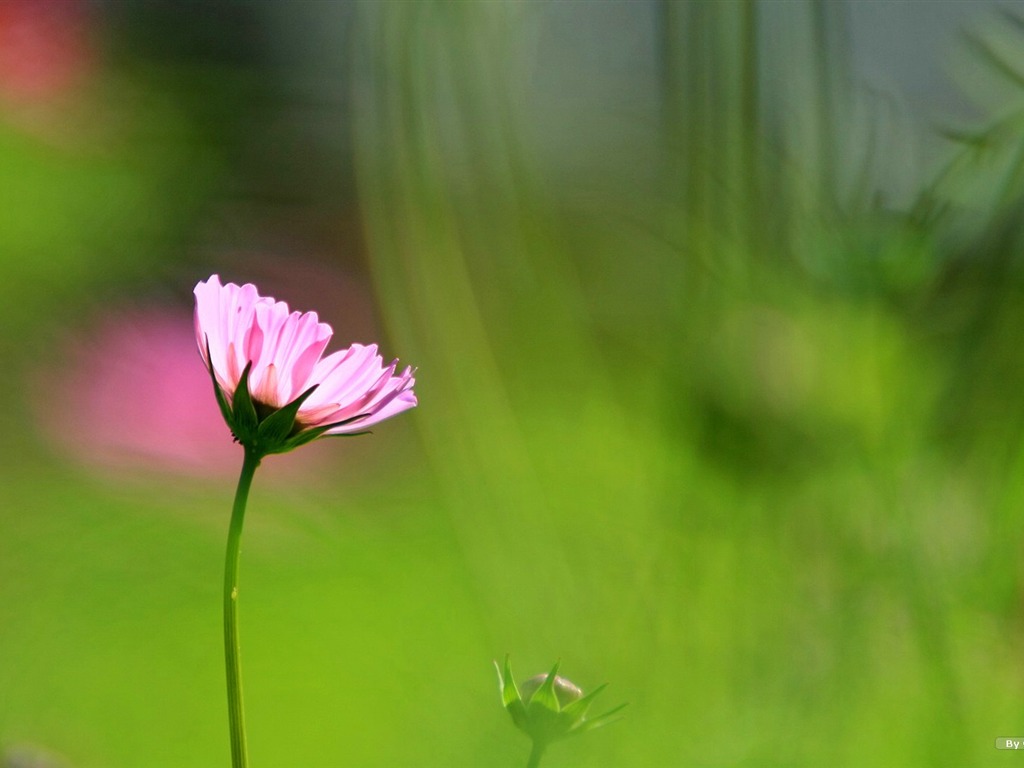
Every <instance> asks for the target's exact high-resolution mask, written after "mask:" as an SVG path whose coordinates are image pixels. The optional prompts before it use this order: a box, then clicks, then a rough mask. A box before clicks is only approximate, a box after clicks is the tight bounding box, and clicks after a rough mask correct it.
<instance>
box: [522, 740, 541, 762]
mask: <svg viewBox="0 0 1024 768" xmlns="http://www.w3.org/2000/svg"><path fill="white" fill-rule="evenodd" d="M544 747H545V744H544V742H542V741H535V742H533V749H531V750H530V761H529V762H528V763H527V764H526V768H537V766H538V765H540V756H541V755H543V754H544Z"/></svg>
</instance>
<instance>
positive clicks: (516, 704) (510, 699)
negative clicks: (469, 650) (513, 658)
mask: <svg viewBox="0 0 1024 768" xmlns="http://www.w3.org/2000/svg"><path fill="white" fill-rule="evenodd" d="M494 667H495V669H497V670H498V688H499V689H500V690H501V703H502V706H504V707H505V709H507V710H508V713H509V714H510V715H511V716H512V722H513V723H514V724H515V726H516V727H517V728H519V729H521V730H524V731H525V730H526V726H527V717H526V705H525V704H523V700H522V697H520V695H519V689H518V688H517V687H516V681H515V679H514V678H513V677H512V664H511V662H510V661H509V657H508V654H507V653H506V654H505V669H504V672H503V671H502V669H501V668H500V667H498V662H497V661H495V662H494Z"/></svg>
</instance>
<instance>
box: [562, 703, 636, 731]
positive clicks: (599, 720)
mask: <svg viewBox="0 0 1024 768" xmlns="http://www.w3.org/2000/svg"><path fill="white" fill-rule="evenodd" d="M627 706H629V702H626V703H625V704H619V706H617V707H615V708H613V709H609V710H608V711H607V712H605V713H604V714H601V715H598V716H597V717H591V718H587V719H586V720H583V721H582V722H581V723H580V724H579V725H578V726H576V727H575V728H574V729H573V730H572V731H571V734H572V735H575V734H577V733H586V732H587V731H592V730H594V729H595V728H600V727H601V726H603V725H608V723H614V722H615V721H616V720H621V719H622V718H621V716H620V717H616V715H618V714H619V712H621V711H622V710H623V709H625V708H626V707H627Z"/></svg>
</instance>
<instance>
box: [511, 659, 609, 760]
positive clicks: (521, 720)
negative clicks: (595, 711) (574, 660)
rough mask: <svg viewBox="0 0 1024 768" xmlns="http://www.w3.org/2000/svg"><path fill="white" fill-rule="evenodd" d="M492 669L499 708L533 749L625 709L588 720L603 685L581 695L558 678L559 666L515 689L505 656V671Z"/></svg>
mask: <svg viewBox="0 0 1024 768" xmlns="http://www.w3.org/2000/svg"><path fill="white" fill-rule="evenodd" d="M494 666H495V667H496V668H497V670H498V687H499V689H500V690H501V701H502V704H504V705H505V709H507V710H508V713H509V715H511V716H512V722H513V723H514V724H515V725H516V727H517V728H519V729H520V730H521V731H523V732H524V733H526V735H527V736H529V737H530V738H531V739H532V740H533V742H534V745H535V747H536V746H537V745H539V746H540V747H541V748H543V747H546V746H547V745H548V744H550V743H551V742H553V741H557V740H559V739H563V738H565V737H567V736H572V735H575V734H578V733H583V732H584V731H589V730H592V729H594V728H598V727H600V726H602V725H605V724H606V723H609V722H611V719H612V716H613V715H615V714H616V713H618V712H619V710H621V709H622V708H623V707H624V706H626V705H625V704H622V705H620V706H618V707H615V708H614V709H612V710H610V711H608V712H605V713H604V714H603V715H600V716H598V717H594V718H588V717H587V710H588V709H589V708H590V705H591V703H592V702H593V700H594V698H595V697H596V696H597V694H599V693H600V692H601V691H602V690H604V688H605V686H604V685H600V686H598V687H597V688H595V689H594V690H593V691H591V692H590V693H589V694H587V695H584V694H583V691H582V690H580V688H579V687H578V686H577V685H575V684H574V683H573V682H571V681H570V680H567V679H566V678H564V677H560V676H559V675H558V674H557V673H558V666H559V665H558V664H555V666H554V667H552V669H551V671H550V672H549V673H547V674H546V675H544V674H541V675H535V676H534V677H531V678H530V679H528V680H526V681H524V682H523V684H522V687H521V688H517V687H516V683H515V680H514V678H513V677H512V666H511V664H510V662H509V657H508V656H507V655H506V656H505V665H504V668H502V667H500V666H499V665H498V662H494Z"/></svg>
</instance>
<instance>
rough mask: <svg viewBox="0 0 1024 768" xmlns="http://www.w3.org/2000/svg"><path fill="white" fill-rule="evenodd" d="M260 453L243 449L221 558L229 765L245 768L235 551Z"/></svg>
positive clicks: (238, 542)
mask: <svg viewBox="0 0 1024 768" xmlns="http://www.w3.org/2000/svg"><path fill="white" fill-rule="evenodd" d="M259 465H260V457H259V456H258V455H256V454H254V453H252V452H251V451H250V450H249V449H248V448H246V450H245V459H244V460H243V462H242V473H241V475H239V477H238V490H237V491H235V504H234V507H232V509H231V527H230V528H229V529H228V548H227V555H226V557H225V559H224V667H225V669H226V670H227V682H228V723H229V728H230V733H231V765H232V768H246V766H247V765H248V762H249V758H248V755H247V752H246V746H245V717H244V715H243V713H242V670H241V665H240V663H239V658H238V553H239V550H240V545H241V543H242V522H243V521H244V520H245V503H246V501H248V499H249V487H250V486H251V485H252V477H253V475H254V474H255V473H256V467H258V466H259Z"/></svg>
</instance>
